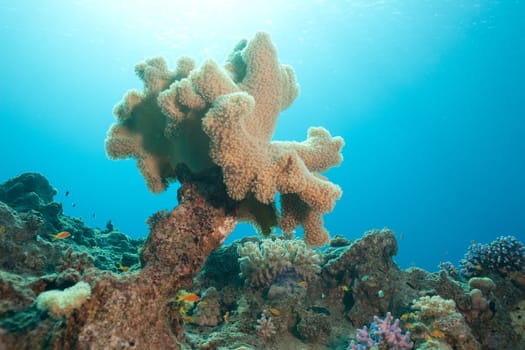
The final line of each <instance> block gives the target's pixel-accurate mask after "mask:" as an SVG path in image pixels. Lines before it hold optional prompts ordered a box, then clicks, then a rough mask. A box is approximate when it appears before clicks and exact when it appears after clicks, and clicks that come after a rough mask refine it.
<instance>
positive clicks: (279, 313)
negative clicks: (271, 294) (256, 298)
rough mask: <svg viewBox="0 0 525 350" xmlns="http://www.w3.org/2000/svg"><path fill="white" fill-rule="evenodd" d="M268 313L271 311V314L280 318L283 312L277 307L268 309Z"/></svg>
mask: <svg viewBox="0 0 525 350" xmlns="http://www.w3.org/2000/svg"><path fill="white" fill-rule="evenodd" d="M268 311H270V313H271V314H272V315H274V316H280V315H281V310H279V309H277V308H275V307H269V308H268Z"/></svg>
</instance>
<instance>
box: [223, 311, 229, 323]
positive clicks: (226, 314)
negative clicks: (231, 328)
mask: <svg viewBox="0 0 525 350" xmlns="http://www.w3.org/2000/svg"><path fill="white" fill-rule="evenodd" d="M229 318H230V312H229V311H226V313H225V314H224V315H223V316H222V319H223V320H224V323H228V319H229Z"/></svg>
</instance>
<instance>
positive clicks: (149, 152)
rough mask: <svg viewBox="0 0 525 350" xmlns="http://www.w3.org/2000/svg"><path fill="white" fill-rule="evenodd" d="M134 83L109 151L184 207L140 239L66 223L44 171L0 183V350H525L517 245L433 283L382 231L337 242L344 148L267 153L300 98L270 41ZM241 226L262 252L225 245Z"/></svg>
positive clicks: (492, 247) (161, 68)
mask: <svg viewBox="0 0 525 350" xmlns="http://www.w3.org/2000/svg"><path fill="white" fill-rule="evenodd" d="M136 73H137V74H138V76H139V77H140V78H141V79H142V80H143V81H144V91H135V90H133V91H129V92H128V93H126V95H125V96H124V99H123V100H122V101H121V102H120V103H118V104H117V106H116V107H115V109H114V112H115V115H116V117H117V121H116V123H115V124H114V125H113V126H112V127H111V129H110V131H109V133H108V138H107V140H106V150H107V153H108V154H109V155H110V157H112V158H115V159H123V158H129V157H132V158H135V159H136V160H137V165H138V168H139V170H140V172H141V173H142V175H143V176H144V178H145V180H146V183H147V186H148V187H149V189H150V190H151V191H153V192H160V191H163V190H164V189H165V188H166V187H167V186H168V184H169V183H170V182H173V181H179V182H180V183H181V187H180V189H179V190H178V205H177V207H175V208H174V209H173V210H172V211H170V212H168V211H160V212H158V213H155V214H153V215H152V216H151V217H150V218H149V219H148V224H149V228H150V232H149V235H148V237H147V238H146V239H139V240H134V239H130V238H129V237H128V236H126V235H125V234H124V233H122V232H120V231H119V230H118V229H116V228H115V227H114V226H113V225H112V223H111V222H108V224H107V225H106V227H105V228H104V229H99V228H90V227H87V226H86V225H84V223H83V222H82V220H81V219H78V218H72V217H69V216H67V215H64V214H63V211H62V205H61V204H60V203H58V202H55V201H54V200H53V198H54V195H55V194H56V193H57V191H56V190H55V189H54V188H53V187H52V186H51V185H50V184H49V182H48V181H47V180H46V179H45V178H44V177H43V176H42V175H40V174H37V173H26V174H22V175H20V176H17V177H15V178H13V179H10V180H8V181H6V182H5V183H4V184H1V185H0V252H1V253H2V254H1V255H0V349H223V350H226V349H237V350H241V349H244V350H246V349H309V350H314V349H315V350H317V349H336V350H339V349H340V350H344V349H398V350H399V349H412V348H414V349H458V350H470V349H518V350H519V349H525V346H524V345H523V344H525V338H524V334H525V272H524V270H523V269H524V261H525V251H524V248H523V244H522V243H521V242H519V241H518V240H517V239H516V238H514V237H511V236H507V237H500V238H498V239H497V240H496V241H494V242H492V243H490V244H488V245H483V244H475V245H474V246H472V247H471V248H469V249H468V252H467V254H466V256H465V259H464V260H462V261H461V263H460V270H458V268H456V267H455V266H454V264H452V263H450V262H444V263H442V264H441V265H440V267H441V270H440V271H438V272H434V273H429V272H427V271H424V270H422V269H419V268H417V267H412V268H409V269H407V270H404V271H403V270H401V269H400V268H399V267H398V266H397V265H396V263H395V262H394V260H393V256H395V255H396V254H397V241H396V238H395V235H394V233H393V232H392V231H390V230H388V229H383V230H371V231H368V232H366V233H365V234H364V235H363V236H362V237H361V238H359V239H357V240H355V241H349V240H347V239H345V238H344V237H342V236H336V237H333V238H332V239H330V238H329V236H328V232H327V231H326V229H325V228H324V225H323V220H322V218H323V214H325V213H327V212H329V211H331V210H332V209H333V208H334V205H335V202H336V200H337V199H339V197H340V196H341V193H342V192H341V189H340V188H339V187H338V186H337V185H335V184H333V183H331V182H330V181H329V180H328V179H327V178H325V177H323V176H322V175H321V173H322V172H324V171H326V170H328V169H330V168H331V167H334V166H337V165H339V164H340V162H341V161H342V156H341V149H342V146H343V140H342V139H341V138H340V137H332V136H331V135H330V134H329V133H328V131H326V130H325V129H323V128H321V127H313V128H310V129H309V130H308V138H307V139H306V140H305V141H303V142H291V141H287V142H285V141H274V140H272V135H273V132H274V128H275V127H276V122H277V118H278V116H279V113H280V111H282V110H284V109H286V108H287V107H288V106H290V104H291V103H292V102H293V100H294V99H295V98H296V97H297V95H298V92H299V88H298V85H297V83H296V80H295V75H294V71H293V70H292V68H291V67H289V66H286V65H283V64H281V63H280V62H279V60H278V59H277V52H276V48H275V47H274V45H273V44H272V42H271V40H270V36H269V35H268V34H266V33H258V34H256V35H255V37H254V38H252V39H251V40H249V41H247V40H243V41H241V42H240V43H239V44H237V46H235V48H234V49H233V51H232V53H231V54H230V55H229V56H228V57H227V59H226V63H225V65H224V66H223V67H221V66H219V65H218V64H217V63H216V62H215V61H213V60H208V61H206V62H204V63H203V64H202V66H201V67H200V68H196V65H195V63H194V61H193V60H192V59H190V58H187V57H183V58H180V59H179V60H178V61H177V65H176V67H175V69H174V70H170V69H168V67H167V64H166V62H165V61H164V59H162V58H154V59H150V60H146V61H145V62H143V63H140V64H138V65H137V67H136ZM277 194H279V196H277ZM277 198H279V201H280V203H276V201H277ZM278 207H279V208H280V209H279V210H278ZM240 220H247V221H250V222H252V223H253V224H254V225H255V226H256V228H257V229H258V231H259V232H260V233H261V237H253V236H251V237H244V238H243V239H241V240H238V241H235V242H233V243H232V244H230V245H223V242H224V240H225V239H226V237H227V236H228V235H229V234H230V233H231V232H232V231H233V229H234V228H235V226H236V224H237V222H238V221H240ZM298 226H302V227H303V228H304V232H305V239H304V241H302V240H298V239H294V238H293V231H294V229H295V228H297V227H298ZM276 228H280V231H282V234H276V230H274V229H276ZM326 243H328V247H327V248H326V249H324V250H322V251H320V250H315V249H313V248H312V247H315V246H323V245H326Z"/></svg>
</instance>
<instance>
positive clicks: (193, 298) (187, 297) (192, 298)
mask: <svg viewBox="0 0 525 350" xmlns="http://www.w3.org/2000/svg"><path fill="white" fill-rule="evenodd" d="M199 299H200V298H199V296H198V295H197V294H195V293H187V294H182V295H179V296H178V297H177V302H181V301H185V302H189V303H196V302H197V301H199Z"/></svg>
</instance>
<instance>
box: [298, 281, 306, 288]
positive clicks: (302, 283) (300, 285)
mask: <svg viewBox="0 0 525 350" xmlns="http://www.w3.org/2000/svg"><path fill="white" fill-rule="evenodd" d="M297 285H298V286H299V287H302V288H306V287H308V282H306V281H301V282H299V283H297Z"/></svg>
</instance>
